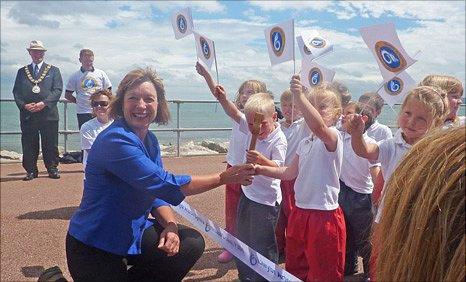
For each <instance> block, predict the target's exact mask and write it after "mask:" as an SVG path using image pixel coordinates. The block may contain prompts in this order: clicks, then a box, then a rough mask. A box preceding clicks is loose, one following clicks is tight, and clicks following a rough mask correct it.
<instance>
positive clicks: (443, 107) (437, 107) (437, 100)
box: [400, 86, 450, 128]
mask: <svg viewBox="0 0 466 282" xmlns="http://www.w3.org/2000/svg"><path fill="white" fill-rule="evenodd" d="M412 99H416V100H418V101H420V102H421V103H422V104H424V105H425V106H426V107H427V108H429V110H430V114H431V115H432V121H431V123H430V124H429V125H428V128H435V127H438V126H440V125H442V124H443V122H444V120H445V118H446V116H447V115H448V113H449V112H450V108H449V106H448V99H447V93H446V92H445V91H443V90H442V89H440V88H438V87H431V86H418V87H416V88H414V89H413V90H411V91H410V92H409V93H408V95H407V96H406V98H405V99H404V101H403V104H402V105H401V110H400V114H401V113H402V112H403V109H404V107H405V106H406V104H407V103H408V101H410V100H412Z"/></svg>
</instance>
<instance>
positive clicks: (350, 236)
mask: <svg viewBox="0 0 466 282" xmlns="http://www.w3.org/2000/svg"><path fill="white" fill-rule="evenodd" d="M355 113H361V114H362V115H363V117H364V118H365V119H367V120H366V122H365V128H364V129H365V130H366V129H367V128H369V127H370V126H371V125H372V123H373V119H372V111H371V110H370V109H369V108H367V107H364V106H363V105H362V104H360V103H357V102H349V104H348V105H347V106H346V107H345V108H344V111H343V114H344V117H347V116H350V115H352V114H355ZM343 130H344V131H343V132H342V139H343V164H342V166H341V175H340V194H339V195H338V203H339V204H340V206H341V209H342V210H343V213H344V215H345V223H346V259H345V261H346V263H345V276H346V275H352V274H354V273H357V272H358V267H357V266H358V254H359V255H360V256H361V257H362V261H363V265H364V274H365V276H366V277H368V275H369V261H370V253H371V246H370V242H369V238H370V232H371V227H372V221H373V215H372V199H371V194H372V189H373V187H374V185H373V180H374V179H376V178H377V175H378V173H379V171H380V164H378V163H376V164H373V163H371V162H369V161H368V160H366V159H364V158H361V157H358V156H357V155H356V154H355V153H354V151H353V148H352V147H351V135H350V134H349V133H348V132H347V130H348V123H347V122H346V120H345V118H344V119H343ZM363 138H364V140H365V141H366V142H367V143H375V142H376V141H375V140H374V139H372V138H370V137H369V136H367V134H366V133H364V135H363Z"/></svg>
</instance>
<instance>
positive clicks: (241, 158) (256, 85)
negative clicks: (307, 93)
mask: <svg viewBox="0 0 466 282" xmlns="http://www.w3.org/2000/svg"><path fill="white" fill-rule="evenodd" d="M196 70H197V72H198V73H199V74H200V75H201V76H202V77H204V79H205V80H206V82H207V85H208V86H209V89H210V91H211V92H212V94H214V91H215V82H214V81H213V79H212V76H211V75H210V73H209V72H208V71H207V70H206V68H205V67H204V66H203V65H202V64H201V63H199V62H198V63H197V64H196ZM266 91H267V88H266V86H265V83H263V82H261V81H258V80H246V81H245V82H243V83H242V84H241V86H240V87H239V89H238V93H237V95H236V99H235V103H234V105H235V106H236V107H237V108H238V109H239V110H240V111H243V109H244V105H245V104H246V102H247V100H248V99H249V97H250V96H251V95H252V94H254V93H259V92H266ZM214 96H215V95H214ZM246 139H247V134H246V133H243V132H241V131H240V130H239V124H238V123H236V122H233V124H232V130H231V135H230V140H229V143H228V153H227V169H228V168H229V167H231V166H234V165H238V164H244V163H245V161H246V149H247V144H246ZM240 196H241V185H240V184H235V183H233V184H227V185H226V187H225V230H226V231H227V232H229V233H230V234H232V235H233V236H235V235H236V213H237V209H238V202H239V198H240ZM232 259H233V255H232V254H231V253H230V252H228V251H227V250H223V251H222V253H220V254H219V256H218V258H217V260H218V261H219V262H221V263H227V262H230V261H231V260H232Z"/></svg>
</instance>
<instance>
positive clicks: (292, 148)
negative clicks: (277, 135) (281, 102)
mask: <svg viewBox="0 0 466 282" xmlns="http://www.w3.org/2000/svg"><path fill="white" fill-rule="evenodd" d="M283 123H284V122H282V123H281V126H282V131H283V133H284V134H285V137H286V143H287V144H288V145H287V147H286V158H285V166H288V165H290V164H291V162H292V161H293V159H294V157H295V156H296V150H297V149H298V145H299V143H300V142H301V140H303V139H304V138H306V137H309V136H310V135H311V130H310V129H309V127H308V126H307V124H306V122H305V121H304V118H300V119H298V120H295V121H294V122H293V123H292V124H290V126H289V127H284V126H283Z"/></svg>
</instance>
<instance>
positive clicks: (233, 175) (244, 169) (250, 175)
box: [220, 164, 255, 186]
mask: <svg viewBox="0 0 466 282" xmlns="http://www.w3.org/2000/svg"><path fill="white" fill-rule="evenodd" d="M254 174H255V172H254V165H253V164H243V165H235V166H232V167H230V168H229V169H227V170H225V171H224V172H222V173H221V174H220V182H221V183H222V184H229V183H239V184H241V185H244V186H247V185H250V184H251V183H252V180H253V179H254Z"/></svg>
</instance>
